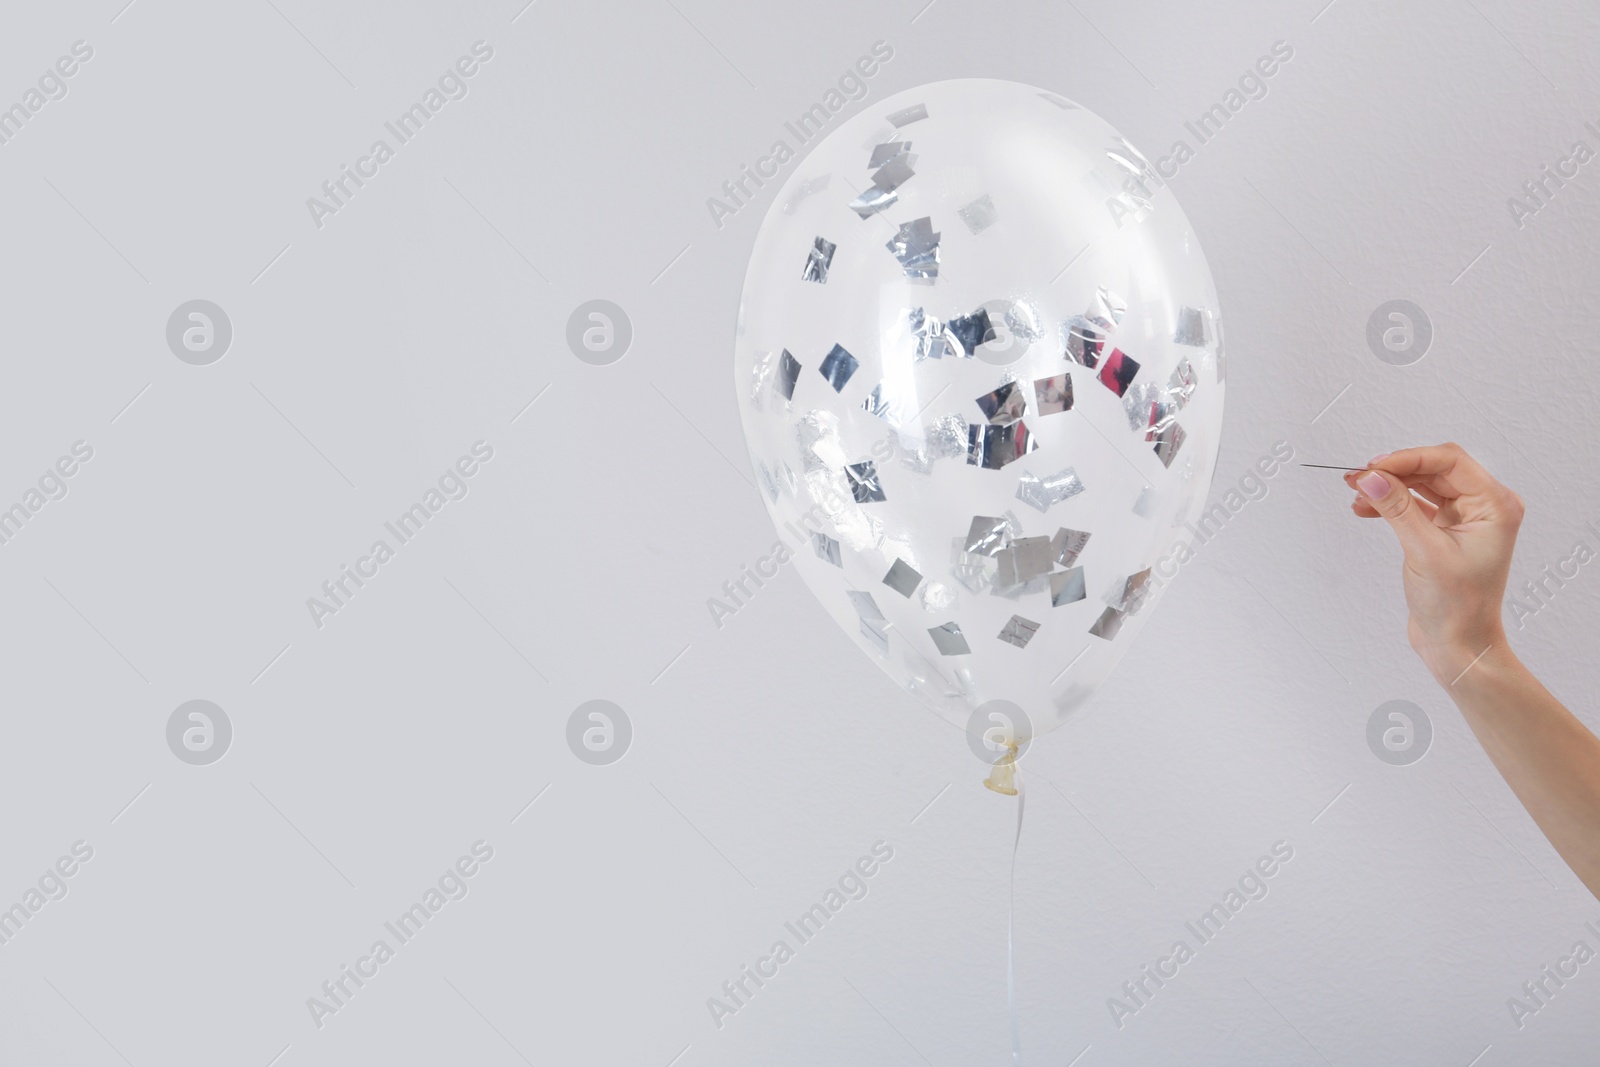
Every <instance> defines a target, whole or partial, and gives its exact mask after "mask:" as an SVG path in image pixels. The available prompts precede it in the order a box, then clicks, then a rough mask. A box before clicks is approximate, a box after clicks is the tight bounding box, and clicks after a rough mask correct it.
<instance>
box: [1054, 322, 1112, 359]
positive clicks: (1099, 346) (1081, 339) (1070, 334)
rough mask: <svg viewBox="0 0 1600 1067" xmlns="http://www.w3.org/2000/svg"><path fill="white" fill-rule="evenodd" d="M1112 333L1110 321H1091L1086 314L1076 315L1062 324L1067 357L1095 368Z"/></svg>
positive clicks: (1062, 345) (1064, 348)
mask: <svg viewBox="0 0 1600 1067" xmlns="http://www.w3.org/2000/svg"><path fill="white" fill-rule="evenodd" d="M1110 333H1111V331H1110V323H1097V322H1091V321H1089V318H1088V317H1087V316H1085V315H1074V316H1072V318H1070V319H1068V320H1067V321H1066V322H1065V323H1063V324H1062V326H1061V347H1062V349H1063V350H1064V354H1065V356H1066V358H1068V359H1070V360H1072V362H1074V363H1076V364H1078V365H1079V366H1083V367H1088V368H1090V369H1093V368H1094V367H1097V366H1099V364H1100V353H1101V352H1102V351H1103V350H1104V349H1105V346H1106V338H1107V337H1108V336H1110Z"/></svg>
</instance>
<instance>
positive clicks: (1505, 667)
mask: <svg viewBox="0 0 1600 1067" xmlns="http://www.w3.org/2000/svg"><path fill="white" fill-rule="evenodd" d="M1423 661H1424V662H1425V663H1426V664H1427V667H1428V670H1429V672H1430V673H1432V675H1433V677H1434V679H1435V680H1436V681H1437V682H1438V683H1439V684H1440V685H1441V686H1442V687H1444V689H1445V691H1446V692H1448V693H1450V694H1451V695H1452V696H1454V695H1455V694H1456V693H1457V692H1459V691H1460V690H1462V688H1463V687H1464V686H1467V685H1470V684H1472V683H1473V682H1474V681H1476V680H1478V679H1481V678H1487V677H1488V676H1490V675H1504V674H1506V673H1508V672H1512V671H1516V670H1520V669H1521V668H1522V661H1521V660H1519V659H1517V654H1516V653H1515V652H1513V651H1512V650H1511V644H1510V642H1509V641H1507V639H1506V635H1505V631H1504V630H1501V629H1496V630H1494V631H1491V632H1486V633H1482V634H1479V635H1476V636H1474V637H1471V638H1468V639H1464V640H1456V641H1451V642H1449V643H1448V644H1445V645H1442V646H1438V647H1436V648H1434V649H1431V650H1430V651H1429V652H1427V653H1424V654H1423Z"/></svg>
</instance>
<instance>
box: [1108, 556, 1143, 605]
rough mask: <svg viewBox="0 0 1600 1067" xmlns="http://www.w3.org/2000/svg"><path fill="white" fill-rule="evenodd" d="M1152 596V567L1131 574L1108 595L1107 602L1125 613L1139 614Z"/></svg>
mask: <svg viewBox="0 0 1600 1067" xmlns="http://www.w3.org/2000/svg"><path fill="white" fill-rule="evenodd" d="M1149 596H1150V568H1149V567H1146V568H1145V569H1144V570H1142V571H1140V572H1138V573H1137V574H1130V575H1128V577H1126V578H1124V579H1123V580H1122V583H1121V584H1120V585H1116V586H1113V587H1112V589H1111V592H1110V593H1108V594H1107V595H1106V603H1107V604H1109V605H1110V606H1112V607H1114V608H1117V609H1118V610H1120V611H1121V612H1122V613H1123V614H1125V615H1137V614H1139V609H1140V608H1142V607H1144V604H1145V600H1146V599H1148V598H1149Z"/></svg>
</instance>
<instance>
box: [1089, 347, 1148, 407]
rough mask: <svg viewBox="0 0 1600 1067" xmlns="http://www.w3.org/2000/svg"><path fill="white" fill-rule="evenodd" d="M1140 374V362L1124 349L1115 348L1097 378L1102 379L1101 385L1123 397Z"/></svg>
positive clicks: (1101, 367)
mask: <svg viewBox="0 0 1600 1067" xmlns="http://www.w3.org/2000/svg"><path fill="white" fill-rule="evenodd" d="M1138 373H1139V361H1138V360H1136V359H1134V358H1133V357H1132V356H1130V355H1128V354H1127V353H1126V352H1124V351H1123V350H1122V349H1120V348H1113V349H1112V350H1111V354H1110V355H1109V356H1107V357H1106V358H1105V361H1104V362H1103V363H1102V364H1101V366H1100V373H1099V374H1098V375H1096V377H1098V378H1099V379H1100V384H1101V385H1103V386H1105V387H1106V388H1107V389H1109V390H1111V391H1112V392H1113V393H1116V394H1117V395H1118V396H1121V395H1122V394H1124V393H1126V392H1127V391H1128V386H1129V385H1130V384H1132V382H1133V378H1134V375H1136V374H1138Z"/></svg>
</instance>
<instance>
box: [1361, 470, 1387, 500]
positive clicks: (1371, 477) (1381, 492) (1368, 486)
mask: <svg viewBox="0 0 1600 1067" xmlns="http://www.w3.org/2000/svg"><path fill="white" fill-rule="evenodd" d="M1356 486H1357V487H1358V488H1359V489H1360V490H1361V492H1362V493H1364V494H1365V495H1366V498H1367V499H1368V500H1382V499H1383V498H1384V497H1386V496H1388V495H1389V479H1387V478H1385V477H1384V476H1383V475H1381V474H1378V473H1377V472H1376V471H1368V472H1367V473H1366V474H1363V475H1362V476H1361V477H1359V478H1357V479H1356Z"/></svg>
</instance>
